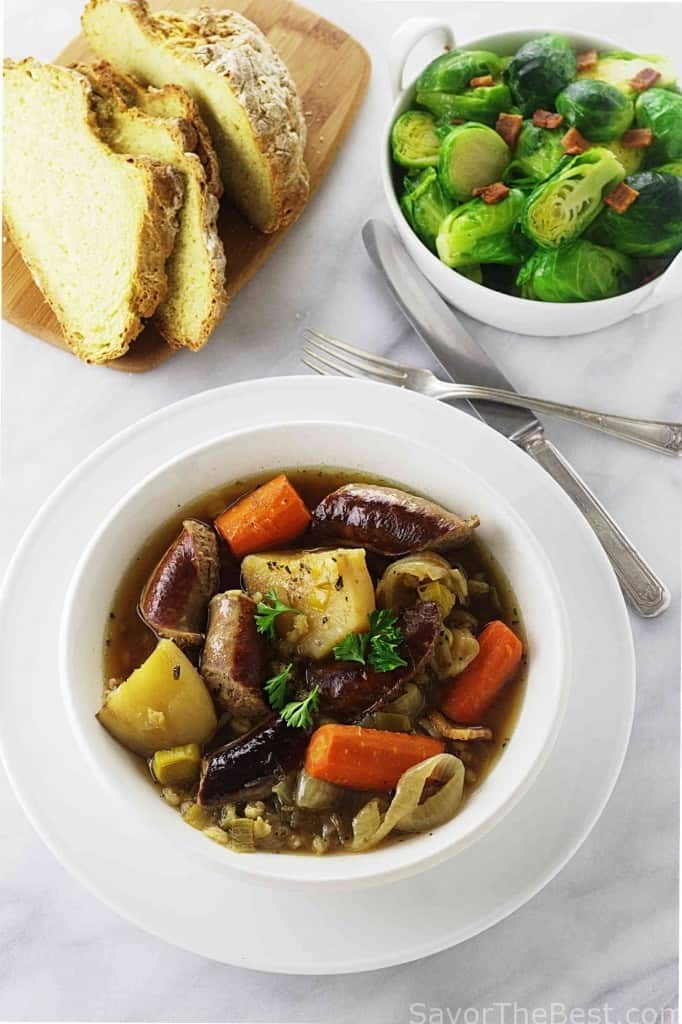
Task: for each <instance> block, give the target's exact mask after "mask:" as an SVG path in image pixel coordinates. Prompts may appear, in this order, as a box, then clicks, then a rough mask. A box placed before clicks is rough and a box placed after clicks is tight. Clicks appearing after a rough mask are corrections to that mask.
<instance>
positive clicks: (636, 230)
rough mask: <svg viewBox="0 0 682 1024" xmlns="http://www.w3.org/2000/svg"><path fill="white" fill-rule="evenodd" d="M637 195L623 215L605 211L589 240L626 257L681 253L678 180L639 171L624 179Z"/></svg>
mask: <svg viewBox="0 0 682 1024" xmlns="http://www.w3.org/2000/svg"><path fill="white" fill-rule="evenodd" d="M625 180H626V183H627V184H628V185H629V186H630V187H631V188H634V189H636V190H637V192H639V195H638V196H637V199H636V200H635V202H634V203H633V204H632V205H631V206H629V207H628V209H627V210H626V211H625V213H616V211H615V210H612V209H611V208H610V207H606V208H605V209H604V210H603V211H602V212H601V213H600V215H599V217H597V219H596V220H595V222H594V224H593V225H592V227H591V228H590V231H589V237H590V238H591V239H592V240H593V241H594V242H598V243H599V244H600V245H608V246H611V248H612V249H617V250H618V252H624V253H627V254H628V255H630V256H650V257H656V256H672V255H674V254H675V253H676V252H678V251H679V250H680V249H682V178H678V177H676V176H675V175H673V174H665V173H664V174H661V173H660V172H658V171H642V172H641V174H632V175H630V177H629V178H626V179H625Z"/></svg>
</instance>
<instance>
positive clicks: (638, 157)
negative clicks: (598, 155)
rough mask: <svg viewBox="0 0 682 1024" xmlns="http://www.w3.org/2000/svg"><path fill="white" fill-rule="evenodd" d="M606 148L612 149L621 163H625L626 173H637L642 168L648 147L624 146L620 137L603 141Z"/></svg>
mask: <svg viewBox="0 0 682 1024" xmlns="http://www.w3.org/2000/svg"><path fill="white" fill-rule="evenodd" d="M602 145H603V147H604V149H610V150H611V152H612V153H613V155H614V156H615V158H616V160H617V161H618V163H619V164H622V165H623V170H624V171H625V173H626V174H636V173H637V171H639V170H641V168H642V165H643V163H644V159H645V157H646V149H631V148H630V147H629V146H624V145H623V143H622V142H621V141H620V139H612V140H611V142H604V143H602Z"/></svg>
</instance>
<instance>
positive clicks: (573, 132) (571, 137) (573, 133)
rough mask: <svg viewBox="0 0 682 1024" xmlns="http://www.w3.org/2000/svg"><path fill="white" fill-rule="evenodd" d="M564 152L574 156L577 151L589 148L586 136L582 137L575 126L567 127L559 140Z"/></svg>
mask: <svg viewBox="0 0 682 1024" xmlns="http://www.w3.org/2000/svg"><path fill="white" fill-rule="evenodd" d="M561 145H562V146H563V149H564V153H567V154H568V155H569V156H576V155H577V154H578V153H584V152H585V150H586V149H589V148H590V144H589V142H588V141H587V139H586V138H584V137H583V136H582V135H581V134H580V132H579V131H578V129H577V128H569V129H568V131H567V132H566V134H565V135H564V136H563V138H562V140H561Z"/></svg>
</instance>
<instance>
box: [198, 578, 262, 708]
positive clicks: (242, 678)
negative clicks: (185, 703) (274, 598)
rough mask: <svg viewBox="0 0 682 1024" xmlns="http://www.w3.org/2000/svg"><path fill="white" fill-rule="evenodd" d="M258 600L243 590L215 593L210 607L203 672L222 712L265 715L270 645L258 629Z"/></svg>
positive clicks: (202, 660) (202, 664)
mask: <svg viewBox="0 0 682 1024" xmlns="http://www.w3.org/2000/svg"><path fill="white" fill-rule="evenodd" d="M255 614H256V603H255V601H252V600H251V598H250V597H247V595H246V594H244V593H243V592H242V591H241V590H228V591H226V592H225V593H224V594H216V595H215V597H213V598H212V599H211V603H210V604H209V606H208V626H207V628H206V641H205V643H204V649H203V652H202V655H201V674H202V676H203V677H204V681H205V682H206V685H207V686H208V688H209V690H210V691H211V693H212V694H213V698H214V700H215V702H216V704H217V706H218V707H219V708H220V710H221V711H229V712H231V713H232V714H234V715H244V716H245V717H247V718H251V717H254V716H260V715H263V714H265V712H266V711H267V707H266V704H265V701H264V700H263V694H262V686H263V683H264V682H265V675H266V669H267V644H266V642H265V639H264V637H262V636H260V634H259V633H258V631H257V630H256V619H255Z"/></svg>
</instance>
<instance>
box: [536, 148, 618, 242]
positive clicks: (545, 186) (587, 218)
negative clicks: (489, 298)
mask: <svg viewBox="0 0 682 1024" xmlns="http://www.w3.org/2000/svg"><path fill="white" fill-rule="evenodd" d="M624 177H625V171H624V170H623V167H622V165H621V164H620V163H619V162H618V160H616V158H615V156H614V155H613V153H611V152H610V151H609V150H608V149H603V148H602V147H600V146H594V147H593V148H592V149H588V150H587V151H586V152H585V153H579V154H578V155H577V156H574V157H570V158H569V159H567V160H564V161H562V163H561V164H559V166H558V168H557V169H556V171H555V172H554V174H552V175H551V177H549V178H548V179H547V180H546V181H544V182H542V183H541V184H540V185H538V186H537V187H536V188H535V189H533V191H532V192H531V194H530V196H529V198H528V204H527V206H526V209H525V212H524V215H523V219H522V222H521V224H522V227H523V230H524V231H525V233H526V234H527V235H528V237H529V238H531V239H532V240H533V241H534V242H535V243H536V244H537V245H539V246H541V247H542V248H545V249H554V248H556V247H557V246H560V245H566V244H567V243H568V242H572V241H573V240H574V239H575V238H577V237H578V235H580V234H582V232H583V231H584V230H585V228H586V227H587V226H588V224H591V223H592V221H593V220H594V218H595V217H596V216H597V214H598V213H599V211H600V210H601V206H602V197H603V196H604V194H605V193H606V192H610V191H611V189H613V188H615V186H616V185H618V184H619V182H621V181H622V180H623V178H624Z"/></svg>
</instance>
